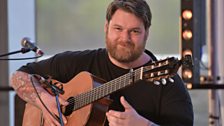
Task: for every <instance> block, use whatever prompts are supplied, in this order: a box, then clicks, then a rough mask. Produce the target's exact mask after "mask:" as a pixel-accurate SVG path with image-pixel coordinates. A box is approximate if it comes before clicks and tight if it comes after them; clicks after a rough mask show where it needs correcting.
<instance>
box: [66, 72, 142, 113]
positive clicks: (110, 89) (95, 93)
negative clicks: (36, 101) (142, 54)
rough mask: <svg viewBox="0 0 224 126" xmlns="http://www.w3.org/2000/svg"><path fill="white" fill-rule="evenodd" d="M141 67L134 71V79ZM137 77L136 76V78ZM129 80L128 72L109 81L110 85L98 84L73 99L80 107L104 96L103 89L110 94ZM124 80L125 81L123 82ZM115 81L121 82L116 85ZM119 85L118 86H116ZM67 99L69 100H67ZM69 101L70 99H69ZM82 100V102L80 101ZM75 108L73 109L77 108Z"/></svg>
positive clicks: (138, 74) (138, 75)
mask: <svg viewBox="0 0 224 126" xmlns="http://www.w3.org/2000/svg"><path fill="white" fill-rule="evenodd" d="M140 72H141V69H137V70H135V71H134V77H135V80H139V79H140V75H141V73H140ZM137 77H138V78H137ZM128 81H130V73H127V74H125V75H123V76H121V77H119V78H117V79H115V80H114V81H111V82H110V83H111V85H109V84H103V85H102V86H99V87H96V88H94V89H92V90H91V91H89V92H86V93H83V94H80V95H78V96H75V97H74V101H75V103H76V104H75V105H76V106H78V107H77V108H80V107H82V106H85V105H87V104H88V103H91V102H93V101H95V100H97V99H99V98H101V97H104V96H105V95H106V94H105V93H104V92H105V89H106V93H107V94H110V93H111V92H114V91H116V90H117V89H121V88H123V87H125V86H127V85H128V84H127V82H128ZM124 82H126V83H124ZM117 83H121V84H122V85H118V84H117ZM117 86H119V87H117ZM102 90H103V94H100V95H99V93H100V92H102ZM90 96H94V97H90ZM68 101H69V100H68ZM70 101H71V100H70ZM82 101H84V102H82ZM73 108H74V107H69V108H67V109H69V110H71V109H73ZM77 108H75V109H77Z"/></svg>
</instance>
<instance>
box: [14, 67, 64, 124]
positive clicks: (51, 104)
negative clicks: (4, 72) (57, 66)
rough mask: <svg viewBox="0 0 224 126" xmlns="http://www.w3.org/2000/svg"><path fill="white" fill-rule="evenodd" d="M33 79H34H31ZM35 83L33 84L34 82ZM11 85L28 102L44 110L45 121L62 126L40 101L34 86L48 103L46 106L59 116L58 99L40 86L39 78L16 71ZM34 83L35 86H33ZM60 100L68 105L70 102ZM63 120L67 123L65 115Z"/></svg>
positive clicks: (45, 102)
mask: <svg viewBox="0 0 224 126" xmlns="http://www.w3.org/2000/svg"><path fill="white" fill-rule="evenodd" d="M31 79H32V81H31ZM32 83H33V84H32ZM11 85H12V87H13V88H14V90H15V91H16V92H17V94H18V95H19V96H20V97H21V98H22V99H23V100H24V101H26V102H28V103H30V104H32V105H34V106H36V107H38V108H40V109H41V110H42V112H43V116H44V119H45V122H48V124H49V125H52V124H53V125H57V126H60V124H59V122H58V121H57V120H56V119H54V117H52V116H51V115H50V113H49V112H48V111H47V110H46V108H45V107H44V106H43V104H42V103H41V102H40V99H39V98H38V96H37V93H36V91H35V89H34V86H35V88H36V90H37V92H38V95H39V96H40V98H41V99H42V101H43V102H44V104H45V105H46V107H47V108H48V109H49V110H50V111H51V112H52V113H53V114H54V115H57V116H58V111H57V106H56V101H55V98H54V96H52V95H50V94H49V93H48V92H47V91H46V90H45V89H44V88H42V87H41V86H40V83H39V82H38V80H37V79H36V78H35V77H33V76H31V75H30V74H28V73H25V72H21V71H16V72H15V73H13V75H12V77H11ZM33 85H34V86H33ZM59 101H60V103H61V104H62V105H67V104H68V103H67V102H66V101H65V100H63V99H61V98H59ZM63 121H64V123H66V118H65V117H64V116H63Z"/></svg>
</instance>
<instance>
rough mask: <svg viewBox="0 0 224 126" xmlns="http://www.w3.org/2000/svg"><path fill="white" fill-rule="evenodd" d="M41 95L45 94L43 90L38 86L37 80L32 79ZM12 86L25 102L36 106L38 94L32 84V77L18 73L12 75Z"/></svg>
mask: <svg viewBox="0 0 224 126" xmlns="http://www.w3.org/2000/svg"><path fill="white" fill-rule="evenodd" d="M32 80H33V84H34V85H35V87H36V89H37V92H38V94H39V95H41V93H42V92H43V89H42V88H41V87H40V85H39V84H38V81H37V80H36V79H35V78H32ZM11 85H12V87H13V88H14V89H15V91H16V92H17V94H18V95H19V96H20V97H21V98H22V99H23V100H25V101H27V102H29V103H32V104H35V102H36V98H37V94H36V91H35V89H34V87H33V85H32V82H31V76H30V75H29V74H27V73H24V72H20V71H17V72H15V73H14V74H13V75H12V78H11Z"/></svg>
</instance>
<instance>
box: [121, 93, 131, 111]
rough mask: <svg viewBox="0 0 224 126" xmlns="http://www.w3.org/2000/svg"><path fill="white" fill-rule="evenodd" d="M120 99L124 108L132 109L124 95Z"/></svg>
mask: <svg viewBox="0 0 224 126" xmlns="http://www.w3.org/2000/svg"><path fill="white" fill-rule="evenodd" d="M120 101H121V104H122V105H123V107H124V108H125V109H132V106H131V105H130V104H129V103H128V102H127V101H126V100H125V98H124V96H121V98H120Z"/></svg>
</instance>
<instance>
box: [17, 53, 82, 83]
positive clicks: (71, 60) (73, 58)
mask: <svg viewBox="0 0 224 126" xmlns="http://www.w3.org/2000/svg"><path fill="white" fill-rule="evenodd" d="M79 53H80V52H75V53H74V52H70V51H67V52H63V53H59V54H56V55H54V56H52V57H50V58H48V59H45V60H41V61H39V62H32V63H28V64H26V65H24V66H22V67H20V68H19V69H18V71H23V72H26V73H29V74H38V75H41V76H51V77H52V78H53V79H57V80H59V81H61V82H66V81H69V79H70V78H72V76H73V75H74V74H75V72H76V70H75V67H73V66H77V67H78V63H79V59H80V56H79V55H78V54H79Z"/></svg>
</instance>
